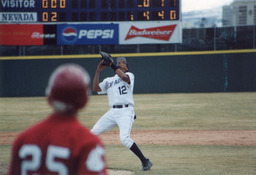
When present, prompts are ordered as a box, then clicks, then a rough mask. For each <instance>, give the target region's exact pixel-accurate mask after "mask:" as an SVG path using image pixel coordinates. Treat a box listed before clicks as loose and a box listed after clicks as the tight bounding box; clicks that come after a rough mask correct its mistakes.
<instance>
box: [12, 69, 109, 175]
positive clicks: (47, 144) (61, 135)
mask: <svg viewBox="0 0 256 175" xmlns="http://www.w3.org/2000/svg"><path fill="white" fill-rule="evenodd" d="M89 83H90V78H89V75H88V73H87V72H86V71H85V70H84V69H83V68H82V67H80V66H78V65H75V64H65V65H62V66H60V67H58V68H57V69H56V70H55V71H54V72H53V74H52V75H51V77H50V79H49V83H48V86H47V88H46V95H47V98H48V102H49V104H50V105H51V106H52V107H53V109H54V112H53V113H52V114H50V115H49V117H48V118H47V119H45V120H43V121H41V122H40V123H38V124H35V125H34V126H32V127H30V128H29V129H27V130H25V131H24V132H22V133H21V134H20V135H19V136H18V138H17V139H16V140H15V142H14V144H13V148H12V157H11V163H10V167H9V172H8V174H9V175H19V174H22V175H26V174H28V175H29V174H31V175H32V174H40V175H44V174H47V175H51V174H54V175H56V174H59V175H66V174H90V175H105V174H107V171H106V163H105V150H104V148H103V145H102V143H101V141H100V140H99V139H98V137H97V136H95V135H93V134H91V132H90V130H88V129H87V128H85V127H84V126H83V125H82V124H80V123H79V121H78V119H77V117H76V116H77V113H78V110H79V109H82V108H83V107H84V106H85V105H86V103H87V100H88V96H89Z"/></svg>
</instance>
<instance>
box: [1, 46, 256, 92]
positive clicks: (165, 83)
mask: <svg viewBox="0 0 256 175" xmlns="http://www.w3.org/2000/svg"><path fill="white" fill-rule="evenodd" d="M112 56H113V57H114V58H116V57H118V56H125V57H126V58H127V61H128V63H129V68H130V71H131V72H133V73H134V74H135V87H134V93H191V92H192V93H193V92H241V91H256V50H255V49H254V50H232V51H205V52H164V53H146V54H143V53H140V54H112ZM99 61H100V56H99V55H65V56H27V57H0V96H1V97H31V96H44V92H45V87H46V85H47V81H48V78H49V76H50V74H51V72H52V71H53V70H54V69H55V68H56V67H57V66H58V65H61V64H65V63H76V64H80V65H82V66H84V67H85V68H86V69H87V71H88V72H89V74H90V76H91V79H93V76H94V73H95V69H96V67H97V65H98V63H99ZM112 75H114V72H113V70H112V69H110V68H106V69H104V70H103V71H102V73H101V75H100V80H102V79H103V78H104V77H106V76H112ZM93 94H94V93H93Z"/></svg>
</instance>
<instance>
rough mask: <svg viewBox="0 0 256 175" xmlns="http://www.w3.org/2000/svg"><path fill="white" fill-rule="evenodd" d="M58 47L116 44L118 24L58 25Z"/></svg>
mask: <svg viewBox="0 0 256 175" xmlns="http://www.w3.org/2000/svg"><path fill="white" fill-rule="evenodd" d="M57 32H58V36H57V43H58V45H97V44H118V36H119V34H118V24H72V25H68V24H59V25H58V26H57Z"/></svg>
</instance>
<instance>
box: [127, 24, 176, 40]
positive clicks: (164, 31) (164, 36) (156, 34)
mask: <svg viewBox="0 0 256 175" xmlns="http://www.w3.org/2000/svg"><path fill="white" fill-rule="evenodd" d="M175 27H176V25H168V26H161V27H152V28H145V29H139V28H137V27H135V26H131V28H130V30H129V31H128V33H127V35H126V37H125V40H128V39H131V38H135V37H144V38H152V39H157V40H164V41H168V40H169V39H170V37H171V36H172V33H173V31H174V29H175Z"/></svg>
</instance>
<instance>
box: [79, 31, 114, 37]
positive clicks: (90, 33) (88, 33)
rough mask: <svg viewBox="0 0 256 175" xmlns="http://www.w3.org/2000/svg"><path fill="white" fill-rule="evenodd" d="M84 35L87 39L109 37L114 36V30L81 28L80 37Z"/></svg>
mask: <svg viewBox="0 0 256 175" xmlns="http://www.w3.org/2000/svg"><path fill="white" fill-rule="evenodd" d="M83 37H86V38H87V39H96V38H102V39H108V38H113V37H114V30H110V29H105V30H101V29H98V30H80V31H79V35H78V38H79V39H81V38H83Z"/></svg>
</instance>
